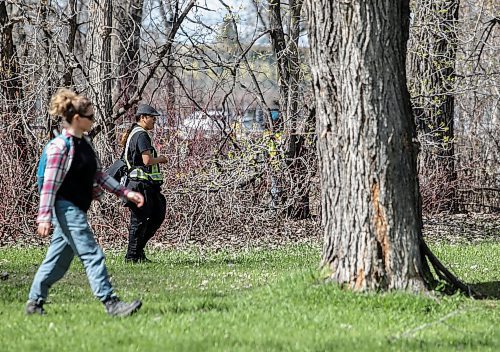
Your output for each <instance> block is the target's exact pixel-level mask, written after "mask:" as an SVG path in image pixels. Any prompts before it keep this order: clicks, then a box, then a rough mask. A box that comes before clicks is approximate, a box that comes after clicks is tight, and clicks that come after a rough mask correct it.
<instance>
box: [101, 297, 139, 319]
mask: <svg viewBox="0 0 500 352" xmlns="http://www.w3.org/2000/svg"><path fill="white" fill-rule="evenodd" d="M104 306H105V307H106V313H108V314H109V315H111V316H114V317H127V316H129V315H132V314H134V313H135V312H137V311H138V310H139V309H140V308H141V306H142V302H141V301H138V300H136V301H133V302H132V303H126V302H122V301H120V299H119V298H118V297H111V298H109V299H108V300H106V301H105V302H104Z"/></svg>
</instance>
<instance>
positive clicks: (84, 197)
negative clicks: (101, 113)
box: [26, 89, 144, 316]
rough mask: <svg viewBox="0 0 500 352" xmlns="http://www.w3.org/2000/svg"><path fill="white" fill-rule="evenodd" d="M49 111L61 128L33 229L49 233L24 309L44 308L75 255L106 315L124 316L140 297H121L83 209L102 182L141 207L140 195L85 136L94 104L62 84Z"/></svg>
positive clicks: (31, 311) (49, 156)
mask: <svg viewBox="0 0 500 352" xmlns="http://www.w3.org/2000/svg"><path fill="white" fill-rule="evenodd" d="M49 113H50V114H51V115H57V116H61V117H62V118H63V119H64V123H65V126H66V128H65V129H64V130H63V131H62V133H61V135H60V136H58V137H57V138H54V139H53V140H52V141H50V142H49V144H48V145H47V147H46V149H45V151H44V153H45V157H46V164H45V169H44V170H43V183H42V184H41V191H40V206H39V211H38V217H37V223H38V231H37V232H38V234H39V235H40V236H42V237H46V236H48V235H49V233H50V231H51V222H52V224H53V225H54V233H53V235H52V239H51V242H50V246H49V249H48V251H47V255H46V257H45V259H44V261H43V262H42V264H41V266H40V268H39V269H38V271H37V273H36V275H35V278H34V280H33V284H32V285H31V290H30V292H29V300H28V303H27V305H26V313H27V314H45V310H44V308H43V304H44V302H45V301H46V299H47V296H48V290H49V288H50V287H51V286H52V285H53V284H54V283H56V282H57V281H58V280H60V279H61V278H62V277H63V276H64V274H65V273H66V271H67V270H68V268H69V266H70V264H71V261H72V260H73V257H74V256H75V255H76V256H78V258H79V259H80V260H81V261H82V263H83V266H84V267H85V270H86V272H87V277H88V280H89V283H90V286H91V288H92V291H93V293H94V295H95V296H96V297H97V298H98V299H99V300H100V301H101V302H102V303H103V304H104V306H105V310H106V312H107V313H108V314H109V315H113V316H127V315H130V314H132V313H134V312H136V311H137V310H138V309H139V308H140V307H141V304H142V303H141V302H140V301H134V302H132V303H125V302H122V301H120V300H119V299H118V297H117V296H116V294H115V293H114V292H113V287H112V286H111V283H110V281H109V277H108V272H107V269H106V265H105V263H104V260H105V258H104V253H103V251H102V249H101V247H100V246H99V245H98V244H97V242H96V240H95V238H94V234H93V232H92V230H91V228H90V226H89V224H88V222H87V211H88V209H89V207H90V203H91V201H92V200H93V199H98V198H100V196H101V195H102V189H101V187H102V188H104V189H106V190H107V191H109V192H112V193H114V194H115V195H117V196H119V197H122V198H124V199H126V200H128V201H130V202H133V203H134V204H136V206H137V207H141V206H142V204H143V202H144V198H143V197H142V195H141V194H140V193H137V192H133V191H130V190H128V189H126V188H124V187H123V186H121V185H120V184H119V183H118V182H116V180H114V179H112V178H111V177H109V176H108V175H107V174H106V173H104V172H103V171H102V169H101V164H100V162H99V159H98V157H97V154H96V152H95V150H94V147H93V145H92V143H91V141H90V139H89V138H88V137H87V136H86V135H85V133H86V132H88V131H89V130H90V129H91V127H92V124H93V122H94V109H93V107H92V104H91V102H90V101H89V100H88V99H87V98H86V97H84V96H81V95H78V94H76V93H74V92H73V91H71V90H68V89H61V90H59V91H58V92H57V93H56V94H55V95H54V96H53V97H52V100H51V102H50V110H49Z"/></svg>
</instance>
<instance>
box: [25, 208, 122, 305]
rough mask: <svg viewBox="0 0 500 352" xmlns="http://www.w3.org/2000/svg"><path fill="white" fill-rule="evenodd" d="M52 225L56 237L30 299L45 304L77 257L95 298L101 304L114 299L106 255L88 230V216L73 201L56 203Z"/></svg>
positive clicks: (34, 281)
mask: <svg viewBox="0 0 500 352" xmlns="http://www.w3.org/2000/svg"><path fill="white" fill-rule="evenodd" d="M52 223H53V225H54V234H53V235H52V240H51V242H50V246H49V249H48V251H47V255H46V256H45V259H44V261H43V262H42V265H41V266H40V268H39V269H38V271H37V273H36V275H35V278H34V279H33V284H32V285H31V290H30V293H29V299H30V300H32V301H37V302H39V301H45V300H46V299H47V295H48V291H49V288H50V287H51V286H52V285H53V284H54V283H56V282H57V281H59V280H60V279H61V278H62V277H63V276H64V274H65V273H66V271H68V268H69V266H70V264H71V261H72V260H73V257H74V256H75V254H76V255H77V256H78V258H80V260H81V261H82V263H83V266H84V267H85V270H86V272H87V277H88V279H89V283H90V287H91V288H92V291H93V292H94V295H95V296H96V297H97V298H98V299H99V300H101V301H105V300H106V299H107V298H109V297H111V296H113V288H112V286H111V283H110V282H109V279H108V272H107V270H106V265H105V264H104V253H103V252H102V249H101V247H100V246H99V245H98V244H97V242H96V241H95V238H94V234H93V233H92V230H91V229H90V227H89V224H88V222H87V213H85V212H84V211H82V210H80V208H78V207H76V206H75V205H73V203H71V202H68V201H65V200H56V203H55V206H54V211H53V220H52Z"/></svg>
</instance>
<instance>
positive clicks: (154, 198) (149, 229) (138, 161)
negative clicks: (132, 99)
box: [121, 104, 167, 263]
mask: <svg viewBox="0 0 500 352" xmlns="http://www.w3.org/2000/svg"><path fill="white" fill-rule="evenodd" d="M159 115H160V114H159V113H158V111H156V110H155V109H154V108H152V107H151V106H149V105H146V104H141V105H139V106H138V108H137V111H136V114H135V119H136V122H135V123H134V124H132V126H130V128H129V130H128V131H127V133H125V134H124V135H123V137H122V140H121V144H122V145H123V146H125V150H124V159H125V162H126V164H127V167H128V178H129V183H128V187H129V188H130V189H132V190H134V191H137V192H139V193H141V194H142V195H143V196H144V206H143V207H138V206H137V205H135V204H133V203H130V202H129V203H128V204H127V206H128V207H130V210H131V216H130V228H129V240H128V248H127V254H126V255H125V260H126V261H128V262H132V263H140V262H149V261H150V260H149V259H148V258H146V254H145V252H144V249H145V247H146V244H147V243H148V241H149V240H150V239H151V238H152V237H153V236H154V234H155V233H156V231H157V230H158V229H159V228H160V226H161V224H162V223H163V220H164V219H165V212H166V201H165V197H164V196H163V195H162V194H161V185H162V183H163V179H162V175H161V173H160V167H159V164H161V163H166V162H167V158H166V157H165V156H158V155H157V152H156V150H155V148H154V147H153V144H152V142H151V137H150V136H149V134H148V131H151V130H152V129H153V128H154V126H155V122H156V117H157V116H159Z"/></svg>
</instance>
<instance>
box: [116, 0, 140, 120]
mask: <svg viewBox="0 0 500 352" xmlns="http://www.w3.org/2000/svg"><path fill="white" fill-rule="evenodd" d="M142 9H143V0H126V1H122V2H121V3H119V4H117V5H116V6H115V11H116V13H115V23H116V25H117V30H116V34H115V36H114V41H115V44H114V58H113V62H116V63H117V64H118V67H117V78H116V81H115V84H114V87H113V103H114V110H115V111H116V110H119V109H120V108H121V107H122V106H123V105H124V104H125V103H126V102H127V101H128V100H129V99H131V98H132V97H133V96H134V95H135V94H136V93H137V88H138V84H139V71H138V69H139V61H140V51H139V42H140V33H141V24H142Z"/></svg>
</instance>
